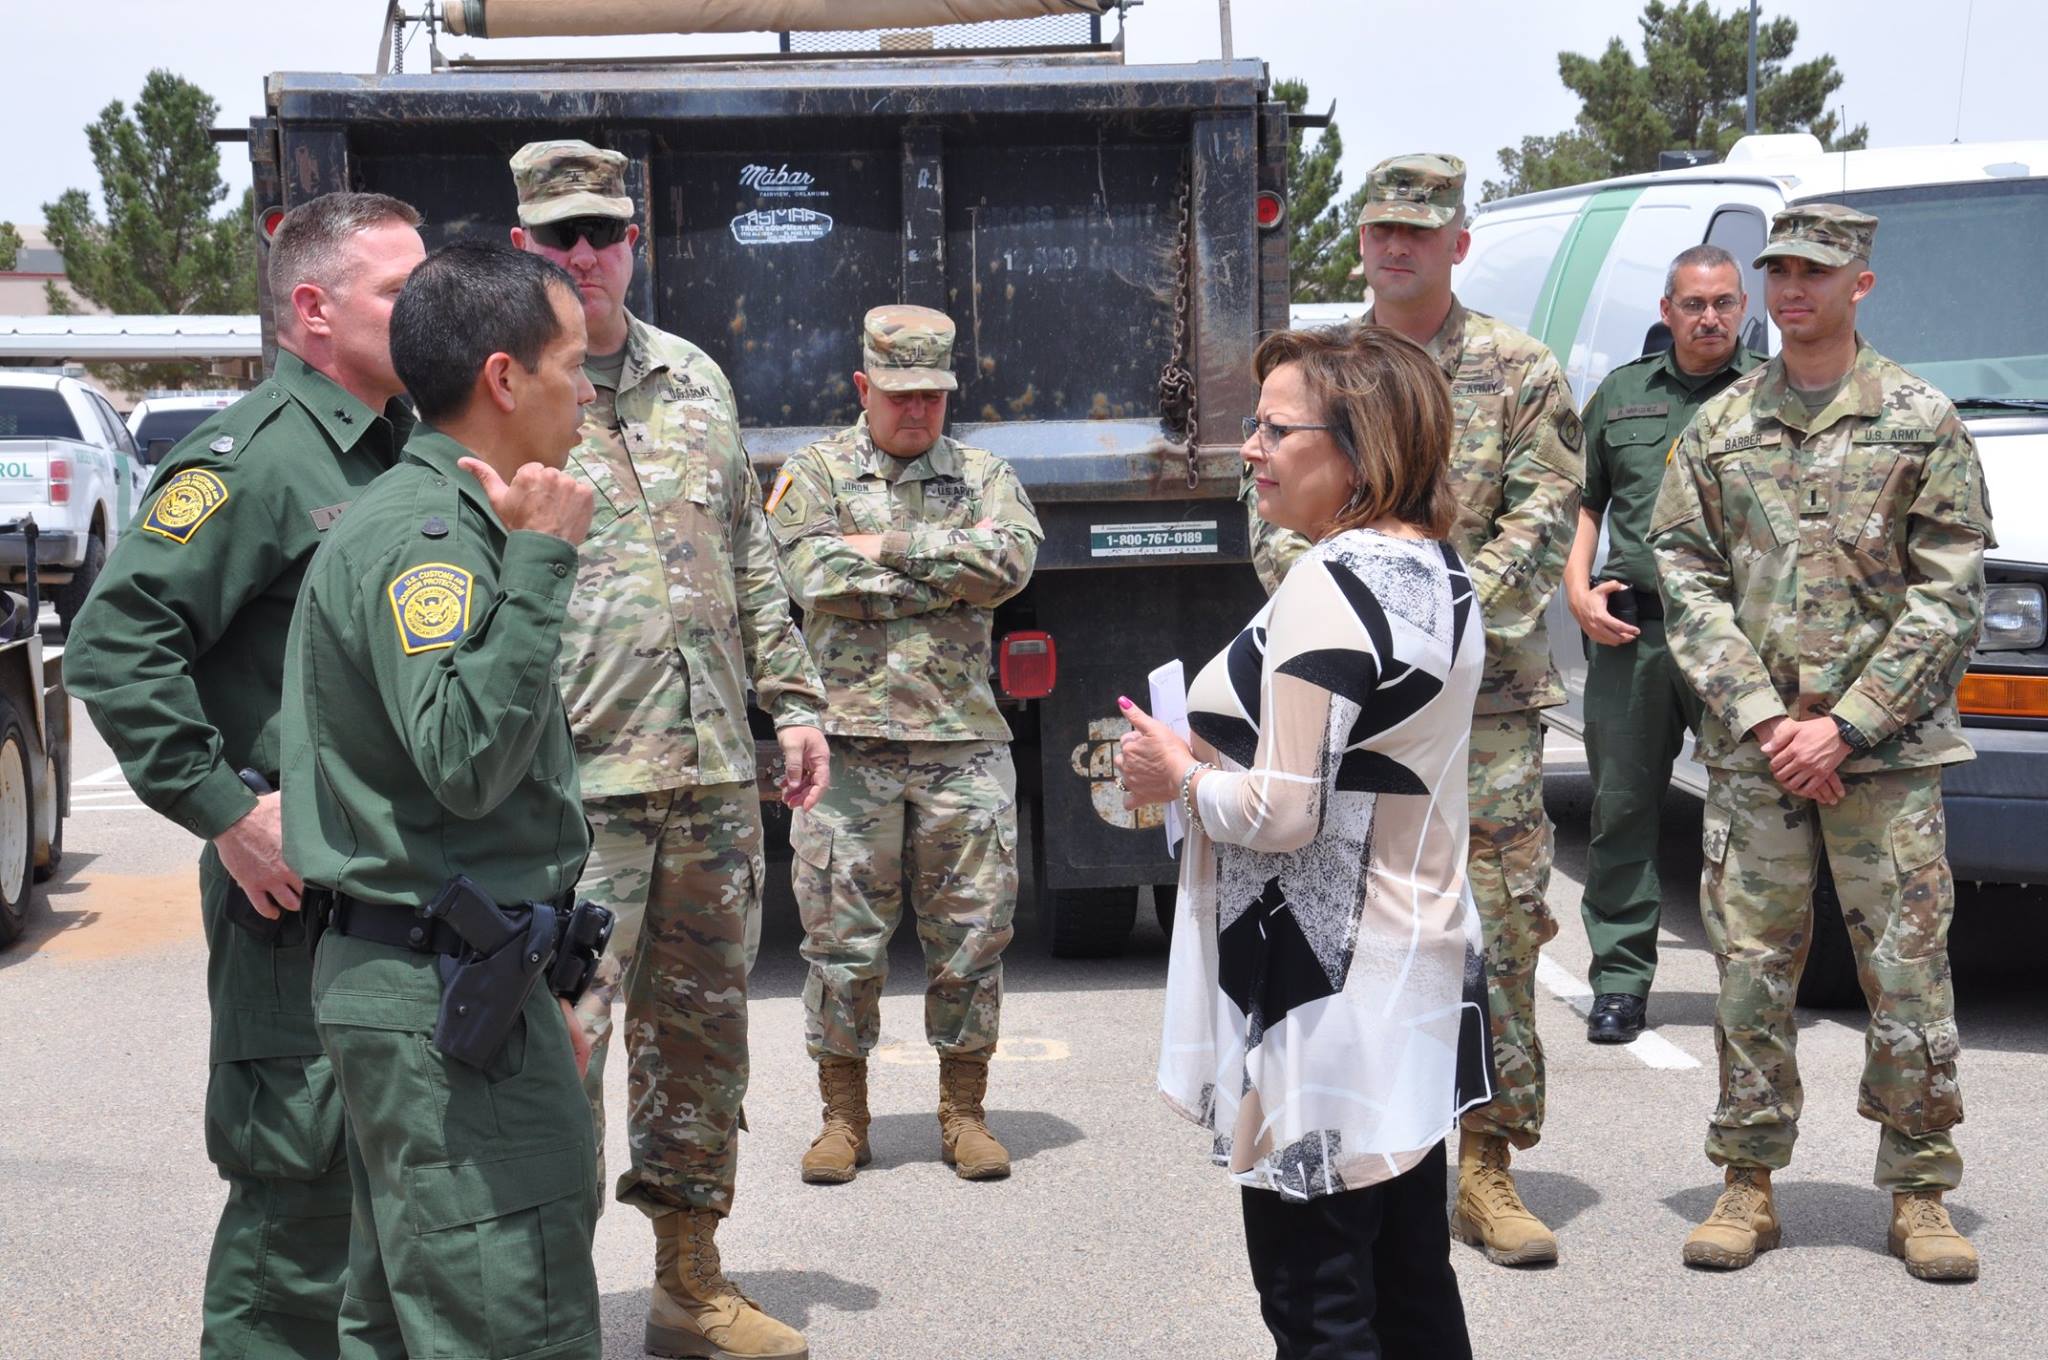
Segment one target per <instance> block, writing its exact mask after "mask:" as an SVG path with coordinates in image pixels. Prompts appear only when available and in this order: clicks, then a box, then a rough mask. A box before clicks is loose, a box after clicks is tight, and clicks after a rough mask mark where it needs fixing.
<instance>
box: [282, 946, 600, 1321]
mask: <svg viewBox="0 0 2048 1360" xmlns="http://www.w3.org/2000/svg"><path fill="white" fill-rule="evenodd" d="M438 963H439V960H438V959H437V958H436V957H435V956H434V955H431V954H414V953H411V952H410V951H408V950H404V949H395V948H391V947H389V946H386V945H380V944H374V943H371V942H369V941H366V940H358V939H350V938H347V937H345V936H342V935H340V934H337V933H336V932H334V931H329V932H328V933H327V934H326V935H324V936H322V937H321V940H320V951H319V958H318V960H317V962H316V964H315V968H314V984H313V990H314V1002H315V1006H316V1008H317V1011H318V1015H319V1021H320V1040H321V1042H322V1043H323V1044H324V1045H325V1046H326V1048H327V1055H328V1057H329V1058H330V1059H331V1060H332V1061H333V1063H334V1075H335V1080H336V1082H337V1083H338V1084H339V1086H340V1088H341V1098H342V1102H343V1104H344V1105H345V1106H346V1107H347V1111H348V1138H347V1143H348V1166H349V1175H350V1177H351V1179H352V1181H353V1183H354V1218H353V1223H352V1225H351V1234H350V1239H349V1260H348V1289H347V1291H346V1293H345V1295H344V1296H343V1298H342V1302H341V1355H342V1356H343V1357H344V1360H366V1358H367V1357H378V1358H379V1360H408V1358H409V1360H458V1357H459V1358H460V1360H515V1357H517V1358H519V1360H541V1358H542V1357H551V1358H552V1357H578V1358H579V1360H597V1357H598V1356H599V1355H600V1354H601V1353H602V1351H603V1345H602V1339H601V1337H600V1335H599V1331H598V1300H597V1274H596V1271H595V1270H594V1268H593V1267H592V1265H591V1259H590V1242H591V1235H592V1233H593V1232H595V1231H596V1227H597V1200H598V1196H597V1166H596V1161H595V1154H594V1152H593V1150H592V1147H591V1139H592V1130H591V1125H590V1106H589V1104H588V1103H587V1102H586V1101H585V1100H584V1099H583V1091H582V1086H581V1084H580V1083H579V1082H578V1080H577V1076H576V1060H575V1056H574V1052H573V1050H572V1049H571V1047H570V1043H569V1030H568V1025H567V1024H566V1023H565V1021H564V1020H563V1018H562V1010H561V1006H560V1003H558V1002H557V1001H556V1000H555V998H554V997H553V996H551V995H549V994H548V991H547V989H546V987H544V986H538V985H537V986H535V988H534V989H533V992H532V994H531V995H530V996H528V997H527V1000H526V1007H525V1010H524V1012H523V1013H522V1014H521V1016H520V1018H519V1020H518V1022H517V1023H515V1024H514V1026H513V1029H512V1033H511V1036H510V1038H509V1039H508V1040H507V1041H506V1044H505V1047H504V1048H503V1050H501V1051H500V1052H499V1054H498V1055H497V1057H496V1058H494V1059H493V1060H492V1062H491V1063H490V1065H489V1066H488V1067H487V1068H485V1069H483V1070H479V1069H477V1068H474V1067H470V1066H468V1065H467V1064H465V1063H459V1062H456V1061H454V1060H453V1059H451V1058H446V1057H443V1056H442V1054H441V1051H440V1050H439V1049H438V1048H436V1047H434V1044H433V1041H432V1038H431V1035H432V1031H433V1028H434V1018H435V1014H436V1011H437V1009H438V1007H439V1004H440V995H441V979H440V973H439V971H438V967H437V965H438Z"/></svg>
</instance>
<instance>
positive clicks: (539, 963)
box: [424, 874, 558, 1068]
mask: <svg viewBox="0 0 2048 1360" xmlns="http://www.w3.org/2000/svg"><path fill="white" fill-rule="evenodd" d="M424 915H426V916H428V917H438V918H440V919H441V920H444V921H446V922H447V923H448V926H449V928H450V929H452V930H453V931H454V932H455V933H456V934H457V935H458V936H460V937H461V939H462V942H463V945H464V946H465V947H464V949H463V951H462V952H461V953H460V954H444V955H442V956H441V960H440V970H441V1013H440V1017H439V1019H438V1020H437V1021H436V1022H435V1025H434V1046H435V1047H436V1048H438V1049H440V1050H441V1052H442V1053H444V1054H446V1055H447V1056H448V1057H451V1058H453V1059H455V1060H456V1061H457V1062H464V1063H468V1064H469V1065H470V1066H471V1067H478V1068H481V1067H486V1066H488V1065H489V1064H490V1062H491V1060H492V1059H493V1058H495V1057H497V1056H498V1052H499V1050H501V1049H502V1048H504V1046H505V1041H506V1039H508V1038H509V1037H510V1036H511V1034H512V1026H513V1025H514V1024H515V1023H516V1022H517V1021H518V1019H519V1014H520V1012H521V1011H522V1010H524V1009H525V1007H526V998H527V997H529V996H531V995H532V994H533V985H534V983H536V982H538V981H539V980H540V977H541V974H543V973H545V972H546V971H547V969H548V965H549V964H550V963H552V962H554V957H555V942H556V936H557V934H558V925H557V922H556V919H555V916H556V913H555V909H554V908H553V907H551V906H548V905H547V904H545V903H540V902H527V903H522V904H521V905H519V906H517V907H515V908H513V909H512V910H511V911H510V912H507V911H505V910H504V909H502V908H501V907H499V906H498V904H497V903H496V902H493V901H492V900H491V899H490V898H489V897H488V896H487V895H486V894H485V893H484V892H483V890H482V889H480V888H478V887H477V886H476V884H475V883H473V882H471V881H470V880H469V879H468V878H467V877H465V876H463V875H461V874H457V875H456V876H455V877H453V878H451V879H449V880H448V882H447V884H446V885H445V886H444V887H443V888H442V889H441V892H440V894H439V896H437V897H435V899H434V900H433V902H432V903H430V904H429V905H428V906H427V908H426V911H425V912H424Z"/></svg>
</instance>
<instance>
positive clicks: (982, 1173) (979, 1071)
mask: <svg viewBox="0 0 2048 1360" xmlns="http://www.w3.org/2000/svg"><path fill="white" fill-rule="evenodd" d="M987 1094H988V1054H987V1053H974V1054H958V1053H953V1054H945V1053H942V1054H940V1055H939V1142H940V1145H941V1147H942V1149H943V1150H944V1154H945V1158H946V1165H947V1166H950V1167H952V1168H953V1170H954V1173H955V1174H956V1175H958V1176H959V1177H960V1179H961V1180H963V1181H994V1180H1001V1179H1002V1178H1003V1177H1005V1176H1007V1175H1009V1174H1010V1154H1009V1153H1008V1152H1007V1151H1005V1150H1004V1148H1003V1145H1002V1144H1001V1143H998V1142H997V1141H996V1138H995V1135H994V1134H992V1133H990V1132H989V1131H988V1122H987V1116H986V1115H984V1114H983V1113H982V1109H981V1100H982V1097H983V1096H985V1095H987Z"/></svg>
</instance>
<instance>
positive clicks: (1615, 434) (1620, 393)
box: [1583, 346, 1764, 590]
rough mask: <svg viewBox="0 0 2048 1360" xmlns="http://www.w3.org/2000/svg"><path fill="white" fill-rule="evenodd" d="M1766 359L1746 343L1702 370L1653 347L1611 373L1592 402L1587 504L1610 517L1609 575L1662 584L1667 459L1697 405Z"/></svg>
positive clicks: (1645, 585)
mask: <svg viewBox="0 0 2048 1360" xmlns="http://www.w3.org/2000/svg"><path fill="white" fill-rule="evenodd" d="M1762 362H1764V356H1763V355H1761V354H1755V353H1752V352H1750V351H1749V350H1746V349H1743V348H1741V347H1740V346H1737V347H1736V350H1735V353H1734V354H1733V355H1731V356H1730V358H1729V361H1728V362H1727V363H1726V364H1723V365H1722V366H1721V367H1720V368H1717V369H1715V370H1714V371H1713V372H1712V373H1707V374H1703V375H1699V376H1695V375H1693V374H1690V373H1687V372H1685V371H1684V370H1683V369H1681V368H1679V366H1678V351H1677V350H1675V349H1668V350H1665V351H1664V352H1663V353H1662V354H1646V355H1644V356H1643V357H1642V358H1640V359H1637V360H1634V361H1633V362H1631V363H1626V364H1623V365H1622V366H1621V367H1620V368H1617V369H1615V370H1614V371H1613V372H1612V373H1609V374H1608V375H1607V377H1606V379H1605V380H1604V381H1602V382H1601V384H1600V388H1599V390H1598V391H1596V392H1595V393H1593V399H1592V400H1591V401H1589V402H1587V403H1586V494H1585V498H1584V501H1583V504H1584V505H1585V507H1586V508H1587V509H1588V510H1591V511H1592V512H1594V513H1595V514H1597V515H1601V516H1603V517H1604V518H1605V521H1606V525H1607V565H1606V566H1605V568H1603V573H1602V574H1603V575H1606V576H1611V577H1615V578H1617V579H1619V580H1623V581H1626V582H1628V583H1629V584H1630V585H1632V586H1634V587H1635V588H1636V589H1638V590H1655V589H1656V588H1657V562H1656V559H1655V558H1654V557H1653V556H1652V555H1651V553H1650V544H1649V533H1650V512H1651V511H1652V510H1653V509H1655V508H1656V505H1657V489H1658V488H1659V487H1661V486H1663V485H1664V465H1665V463H1667V462H1668V461H1670V458H1671V450H1672V447H1673V446H1674V445H1675V444H1676V443H1677V442H1678V436H1679V435H1681V434H1683V433H1685V427H1686V426H1687V425H1689V424H1691V423H1692V417H1693V412H1695V411H1697V410H1699V409H1700V406H1701V404H1702V403H1704V402H1705V401H1706V400H1707V398H1709V397H1712V396H1716V395H1718V394H1719V393H1720V392H1721V390H1722V389H1723V388H1725V387H1727V386H1728V384H1729V383H1732V382H1734V381H1735V380H1736V379H1737V378H1739V377H1741V376H1742V375H1743V374H1745V373H1747V372H1749V371H1750V370H1751V369H1753V368H1755V367H1756V366H1757V365H1758V364H1760V363H1762Z"/></svg>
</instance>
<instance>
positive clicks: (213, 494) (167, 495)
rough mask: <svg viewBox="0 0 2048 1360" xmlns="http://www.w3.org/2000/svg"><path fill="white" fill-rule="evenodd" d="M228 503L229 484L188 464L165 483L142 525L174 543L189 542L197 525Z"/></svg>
mask: <svg viewBox="0 0 2048 1360" xmlns="http://www.w3.org/2000/svg"><path fill="white" fill-rule="evenodd" d="M227 503H228V484H227V483H226V482H224V481H222V480H221V479H220V478H219V476H217V475H216V474H214V473H211V472H208V471H206V470H205V469H204V468H187V469H186V470H185V471H183V472H181V473H179V474H178V475H177V476H175V477H173V478H171V480H170V481H169V482H167V483H166V484H165V485H164V489H163V491H162V493H161V494H159V495H158V496H157V498H156V504H155V505H152V506H151V507H150V508H149V517H148V518H147V519H145V520H143V521H142V527H143V529H145V530H146V531H148V532H149V533H152V534H160V535H162V536H163V537H165V538H168V539H170V540H171V541H172V542H173V543H190V542H191V541H192V535H194V534H196V533H198V532H199V526H200V525H202V524H204V523H206V521H207V519H208V517H210V516H211V515H212V514H213V512H214V511H216V510H218V509H220V508H221V507H222V506H223V505H226V504H227Z"/></svg>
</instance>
